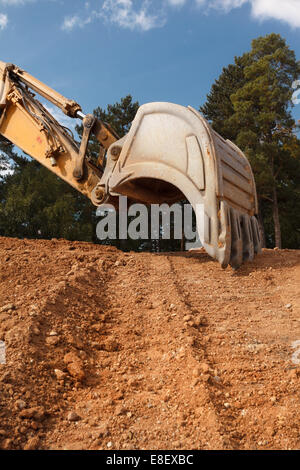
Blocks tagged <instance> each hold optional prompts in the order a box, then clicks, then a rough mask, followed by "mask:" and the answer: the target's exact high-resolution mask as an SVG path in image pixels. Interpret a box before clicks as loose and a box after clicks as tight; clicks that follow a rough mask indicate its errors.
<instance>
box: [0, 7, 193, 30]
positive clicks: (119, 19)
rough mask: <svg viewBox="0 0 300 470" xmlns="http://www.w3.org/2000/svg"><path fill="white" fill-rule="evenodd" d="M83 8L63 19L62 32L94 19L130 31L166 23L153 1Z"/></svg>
mask: <svg viewBox="0 0 300 470" xmlns="http://www.w3.org/2000/svg"><path fill="white" fill-rule="evenodd" d="M0 1H1V0H0ZM170 1H171V2H173V5H175V3H177V4H178V5H179V4H180V3H181V4H182V3H183V1H185V0H168V2H170ZM97 3H99V2H97ZM84 7H85V11H82V13H81V14H76V15H73V16H69V17H66V18H65V19H64V21H63V24H62V29H63V30H66V31H71V30H72V29H74V28H76V27H80V28H82V27H83V26H85V25H87V24H89V23H91V22H92V21H94V20H95V19H102V20H104V21H106V22H108V23H113V24H116V25H118V26H120V27H121V28H125V29H130V30H132V31H133V30H138V31H149V30H150V29H153V28H160V27H162V26H163V25H164V24H165V22H166V19H165V15H164V14H163V9H162V8H157V7H156V8H155V5H154V3H153V0H142V1H141V0H104V1H102V3H101V5H100V8H96V9H94V10H92V9H91V7H90V2H86V3H85V5H84Z"/></svg>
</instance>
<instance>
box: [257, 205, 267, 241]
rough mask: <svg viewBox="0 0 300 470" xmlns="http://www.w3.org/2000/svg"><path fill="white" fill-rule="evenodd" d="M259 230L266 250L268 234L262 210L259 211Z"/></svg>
mask: <svg viewBox="0 0 300 470" xmlns="http://www.w3.org/2000/svg"><path fill="white" fill-rule="evenodd" d="M258 229H259V234H260V239H261V243H262V248H266V233H265V227H264V220H263V216H262V213H261V209H259V210H258Z"/></svg>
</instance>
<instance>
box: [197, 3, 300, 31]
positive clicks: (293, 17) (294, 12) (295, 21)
mask: <svg viewBox="0 0 300 470" xmlns="http://www.w3.org/2000/svg"><path fill="white" fill-rule="evenodd" d="M195 1H196V4H197V5H198V6H199V7H203V9H204V11H205V12H206V13H207V12H208V11H209V10H212V9H214V10H218V11H221V12H225V13H228V12H229V11H231V10H233V9H234V8H240V7H241V6H242V5H245V4H249V5H251V14H252V16H253V17H254V18H256V19H258V20H261V21H263V20H266V19H275V20H279V21H284V22H286V23H288V24H289V25H290V26H292V27H295V28H299V27H300V0H284V1H283V0H210V1H209V0H195Z"/></svg>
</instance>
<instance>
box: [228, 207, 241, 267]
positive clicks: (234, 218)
mask: <svg viewBox="0 0 300 470" xmlns="http://www.w3.org/2000/svg"><path fill="white" fill-rule="evenodd" d="M230 220H231V256H230V266H231V267H232V268H233V269H238V268H239V267H240V266H241V265H242V263H243V239H242V229H241V222H240V216H239V213H238V212H237V211H236V210H235V209H231V210H230Z"/></svg>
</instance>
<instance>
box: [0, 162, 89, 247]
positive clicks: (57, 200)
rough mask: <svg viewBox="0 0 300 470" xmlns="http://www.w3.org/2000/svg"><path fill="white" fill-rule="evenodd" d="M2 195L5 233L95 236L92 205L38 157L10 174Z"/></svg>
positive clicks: (1, 218) (0, 230) (0, 219)
mask: <svg viewBox="0 0 300 470" xmlns="http://www.w3.org/2000/svg"><path fill="white" fill-rule="evenodd" d="M0 195H1V205H0V234H1V235H2V236H13V237H21V238H23V237H25V238H46V239H47V238H48V239H49V238H50V239H51V238H66V239H69V240H86V241H92V240H93V230H92V228H93V212H94V211H93V210H92V206H91V207H88V206H87V205H86V201H85V198H84V196H82V195H81V194H79V193H78V192H77V191H76V190H74V189H73V188H71V187H70V186H69V185H68V184H66V183H64V182H63V181H62V180H60V179H59V178H57V177H56V176H55V175H53V174H52V173H51V172H49V170H47V169H46V168H44V167H42V166H41V165H39V164H38V163H36V162H35V161H26V162H23V165H22V167H19V168H17V169H16V170H15V172H14V173H13V175H9V176H7V177H6V178H5V179H4V182H3V183H2V186H1V193H0Z"/></svg>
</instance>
